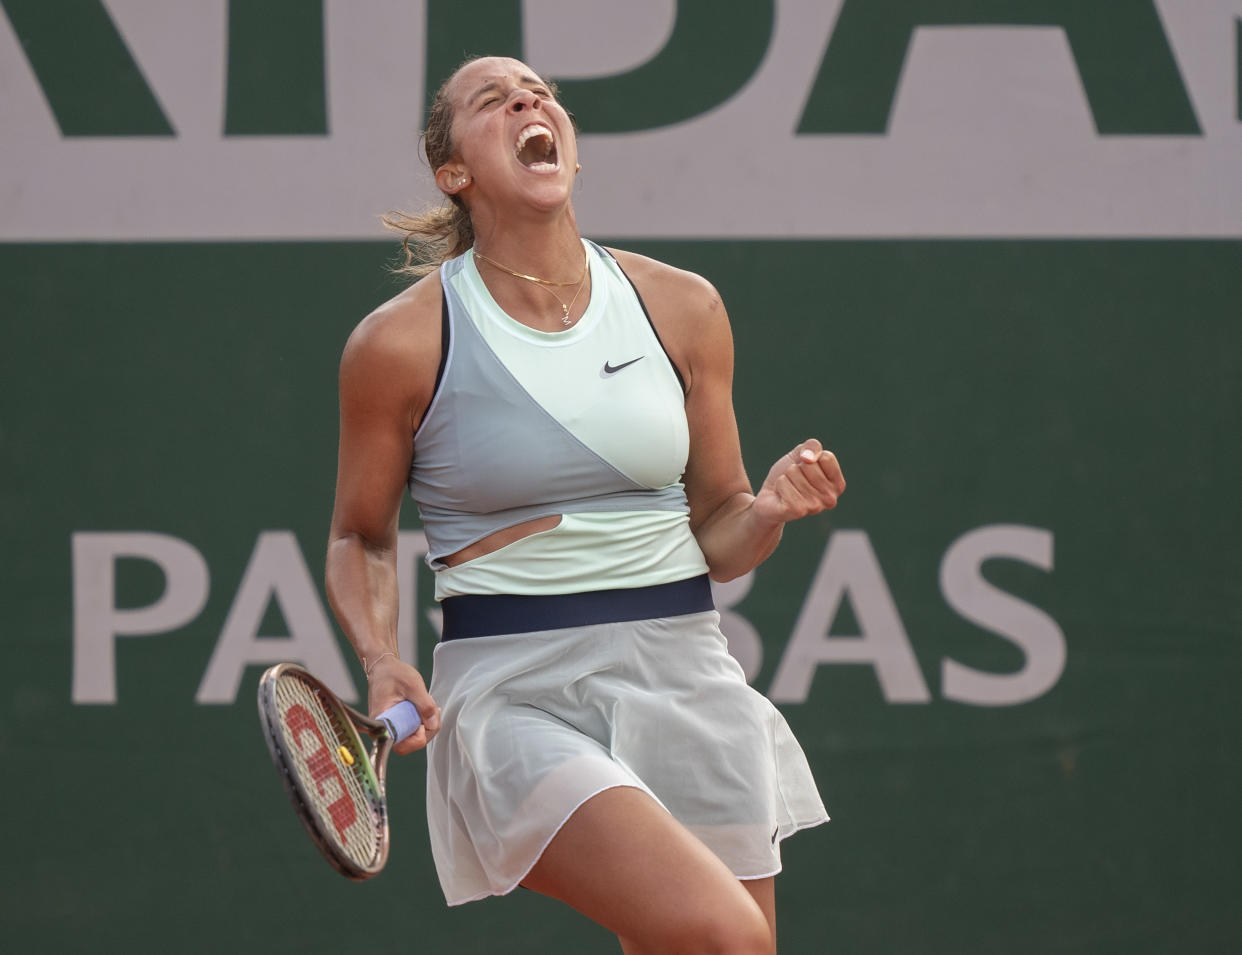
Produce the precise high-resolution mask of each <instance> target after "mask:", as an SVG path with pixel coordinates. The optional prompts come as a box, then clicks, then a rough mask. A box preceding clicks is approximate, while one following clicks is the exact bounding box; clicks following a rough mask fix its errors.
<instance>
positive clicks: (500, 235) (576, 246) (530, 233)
mask: <svg viewBox="0 0 1242 955" xmlns="http://www.w3.org/2000/svg"><path fill="white" fill-rule="evenodd" d="M474 248H475V251H476V252H479V253H481V254H482V255H485V256H487V257H488V258H489V259H491V260H493V261H494V262H499V263H500V264H501V265H503V266H505V267H506V268H509V269H513V270H514V271H515V272H522V273H525V274H527V275H537V276H538V277H539V278H541V279H547V280H548V281H550V282H573V281H576V280H577V278H578V276H580V275H581V274H582V238H581V236H580V235H579V234H578V223H577V222H576V221H575V219H574V215H573V209H572V208H567V209H566V210H565V212H564V214H562V215H558V216H557V217H556V218H554V219H551V220H542V221H540V220H534V221H531V220H522V221H512V220H511V221H506V222H503V223H502V222H499V221H491V222H475V241H474Z"/></svg>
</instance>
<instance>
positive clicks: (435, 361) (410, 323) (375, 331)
mask: <svg viewBox="0 0 1242 955" xmlns="http://www.w3.org/2000/svg"><path fill="white" fill-rule="evenodd" d="M440 296H441V289H440V277H439V274H438V273H433V274H431V275H428V276H427V277H425V278H423V279H420V280H419V281H418V282H416V283H415V284H413V285H411V286H410V287H409V288H407V289H405V290H404V291H403V292H401V293H400V294H398V295H396V296H394V297H393V298H391V299H389V300H388V301H387V302H385V303H384V304H383V305H381V306H379V308H377V309H375V311H373V312H372V313H371V314H370V315H368V316H367V317H366V318H364V319H363V320H362V321H360V322H359V323H358V325H357V326H356V327H355V328H354V330H353V332H351V333H350V336H349V340H348V341H347V342H346V343H345V350H344V353H343V354H342V355H341V374H342V377H343V378H344V377H345V376H346V375H353V374H361V375H364V376H371V375H377V374H379V375H387V374H391V373H403V374H402V377H405V376H406V375H409V374H411V373H414V374H415V375H418V373H420V372H423V371H425V370H426V369H427V368H430V372H431V374H432V375H434V374H435V370H436V368H437V366H438V365H439V362H440V334H441V331H440V308H441V302H440ZM390 380H391V379H390Z"/></svg>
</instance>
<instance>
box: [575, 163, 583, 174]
mask: <svg viewBox="0 0 1242 955" xmlns="http://www.w3.org/2000/svg"><path fill="white" fill-rule="evenodd" d="M574 172H576V173H578V172H582V163H578V165H576V166H574Z"/></svg>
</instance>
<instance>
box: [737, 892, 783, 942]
mask: <svg viewBox="0 0 1242 955" xmlns="http://www.w3.org/2000/svg"><path fill="white" fill-rule="evenodd" d="M742 888H744V889H745V890H746V891H747V892H749V893H750V897H751V898H752V899H754V900H755V904H756V905H758V906H759V910H760V911H761V912H763V917H764V918H765V919H767V922H768V931H769V932H771V933H772V950H773V951H775V950H776V877H775V876H771V875H770V876H768V877H767V878H766V879H746V880H745V881H744V882H743V883H742Z"/></svg>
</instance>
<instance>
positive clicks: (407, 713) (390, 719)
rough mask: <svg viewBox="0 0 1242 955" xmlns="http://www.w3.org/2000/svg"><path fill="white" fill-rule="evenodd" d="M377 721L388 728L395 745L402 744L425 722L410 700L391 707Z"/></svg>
mask: <svg viewBox="0 0 1242 955" xmlns="http://www.w3.org/2000/svg"><path fill="white" fill-rule="evenodd" d="M376 719H377V720H379V721H380V722H381V723H383V724H384V725H385V726H387V727H388V735H389V736H391V737H392V741H393V742H394V743H400V742H401V741H402V740H403V739H405V738H406V737H407V736H410V735H412V734H413V733H414V732H415V730H417V729H418V727H419V726H420V725H422V722H423V720H422V717H420V716H419V715H418V710H416V709H414V704H413V703H411V702H410V701H409V700H402V701H401V702H400V703H398V704H397V705H396V706H390V707H389V708H388V709H386V710H384V712H383V713H381V714H380V715H379V716H377V717H376Z"/></svg>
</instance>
